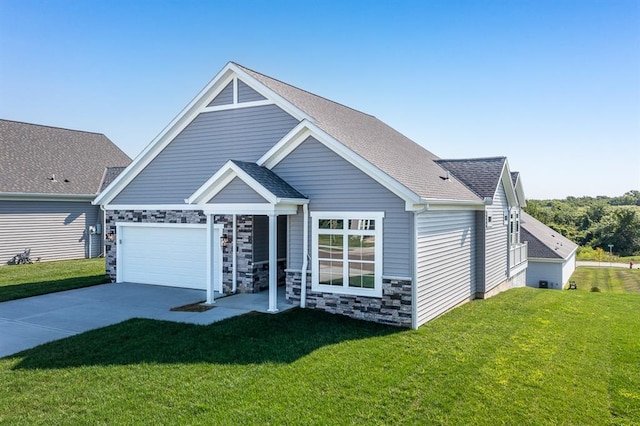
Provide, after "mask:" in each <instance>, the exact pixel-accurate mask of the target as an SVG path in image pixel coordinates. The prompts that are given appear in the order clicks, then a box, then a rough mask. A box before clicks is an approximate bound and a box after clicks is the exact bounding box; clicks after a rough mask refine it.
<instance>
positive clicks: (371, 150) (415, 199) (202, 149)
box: [94, 62, 527, 328]
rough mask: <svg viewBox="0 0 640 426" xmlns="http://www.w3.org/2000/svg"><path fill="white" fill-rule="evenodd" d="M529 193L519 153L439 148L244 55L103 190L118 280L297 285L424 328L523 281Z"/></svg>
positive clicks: (273, 290) (358, 311) (321, 304)
mask: <svg viewBox="0 0 640 426" xmlns="http://www.w3.org/2000/svg"><path fill="white" fill-rule="evenodd" d="M485 169H486V170H485ZM478 172H481V174H482V179H483V181H482V182H481V183H478V184H477V185H476V184H475V182H476V174H477V173H478ZM521 195H522V194H521ZM521 200H522V198H519V197H518V194H517V188H516V187H515V186H514V184H513V182H512V179H511V171H510V170H509V166H508V163H507V161H506V159H505V158H496V159H478V160H466V161H463V162H456V161H455V160H447V161H445V160H441V159H439V158H438V157H437V156H436V155H434V154H432V153H431V152H429V151H427V150H426V149H424V148H423V147H421V146H419V145H418V144H416V143H415V142H413V141H411V140H410V139H408V138H407V137H405V136H404V135H402V134H400V133H399V132H397V131H396V130H394V129H392V128H391V127H389V126H387V125H386V124H384V123H383V122H382V121H380V120H378V119H377V118H375V117H373V116H371V115H368V114H365V113H362V112H360V111H357V110H354V109H351V108H349V107H347V106H344V105H341V104H339V103H336V102H333V101H330V100H328V99H325V98H322V97H320V96H317V95H314V94H312V93H309V92H307V91H304V90H302V89H299V88H297V87H294V86H291V85H289V84H286V83H284V82H281V81H279V80H276V79H273V78H271V77H268V76H266V75H263V74H260V73H258V72H255V71H253V70H250V69H248V68H245V67H243V66H241V65H239V64H236V63H233V62H230V63H228V64H227V65H226V66H225V67H224V68H223V69H222V70H221V71H220V72H219V73H218V74H217V75H216V76H215V77H214V78H213V80H211V82H209V84H207V85H206V87H205V88H204V89H203V90H202V91H201V92H200V93H199V94H198V95H197V96H196V97H195V98H194V100H193V101H192V102H191V103H190V104H189V105H187V106H186V107H185V109H184V110H183V111H182V112H181V113H180V114H179V115H178V116H177V117H176V118H175V119H174V120H173V121H172V122H171V123H169V125H168V126H167V127H166V128H165V129H164V130H163V131H162V132H161V133H160V134H159V135H158V136H157V137H156V138H155V139H154V140H153V141H152V142H151V143H150V144H149V145H148V146H147V147H146V148H145V149H144V150H143V151H142V152H141V153H140V155H139V156H138V157H137V158H136V159H135V160H134V161H133V162H132V163H131V164H130V165H129V166H128V167H127V168H126V169H125V170H124V171H123V172H122V173H121V174H120V175H119V176H118V177H117V178H115V180H114V181H113V182H112V183H111V184H110V185H108V187H107V188H106V189H105V190H104V191H103V192H102V193H101V194H100V195H98V197H96V200H95V201H94V203H95V204H100V205H101V206H102V207H103V209H104V210H105V211H106V232H107V236H108V238H107V241H106V243H105V245H106V248H105V250H106V256H107V274H108V275H109V276H110V277H111V279H112V280H113V281H115V282H140V283H147V284H155V285H167V286H176V287H185V288H199V289H203V290H206V292H207V302H208V303H213V302H215V297H218V296H219V295H227V294H233V293H246V292H258V291H262V290H265V289H266V290H268V292H269V298H268V300H269V302H268V303H269V305H268V310H269V311H271V312H276V311H277V310H278V297H277V295H278V292H282V291H284V292H285V294H286V299H287V301H288V302H289V303H294V304H299V305H300V306H301V307H304V308H313V309H321V310H324V311H328V312H332V313H339V314H344V315H348V316H351V317H354V318H359V319H365V320H370V321H377V322H381V323H387V324H394V325H398V326H404V327H413V328H417V327H418V326H420V325H421V324H423V323H424V322H426V321H428V320H430V319H432V318H435V317H436V316H438V315H440V314H442V313H444V312H446V311H447V310H449V309H451V308H453V307H455V306H457V305H459V304H461V303H464V302H466V301H468V300H471V299H474V298H476V297H488V296H491V295H493V294H495V293H497V292H499V291H501V290H504V289H507V288H511V287H514V286H524V285H525V274H526V266H527V262H526V244H522V243H521V242H520V239H519V238H520V233H519V225H518V221H519V214H520V207H521V204H522V201H521ZM279 285H280V286H281V288H278V286H279Z"/></svg>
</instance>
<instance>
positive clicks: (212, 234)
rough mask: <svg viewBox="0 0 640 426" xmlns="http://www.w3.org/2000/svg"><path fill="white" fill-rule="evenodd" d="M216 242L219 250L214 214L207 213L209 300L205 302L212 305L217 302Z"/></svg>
mask: <svg viewBox="0 0 640 426" xmlns="http://www.w3.org/2000/svg"><path fill="white" fill-rule="evenodd" d="M214 244H218V250H220V248H219V244H220V241H216V238H215V229H214V227H213V215H212V214H208V215H207V301H206V302H205V303H206V304H207V305H211V304H213V303H215V300H214V296H213V294H214V288H213V283H214V277H213V273H214V271H213V262H214V253H215V252H216V251H215V250H216V248H214V246H213V245H214Z"/></svg>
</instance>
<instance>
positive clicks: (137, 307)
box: [0, 283, 293, 358]
mask: <svg viewBox="0 0 640 426" xmlns="http://www.w3.org/2000/svg"><path fill="white" fill-rule="evenodd" d="M278 290H279V291H278V309H279V310H280V311H283V310H286V309H290V308H292V307H293V305H290V304H288V303H286V301H285V295H284V289H282V288H280V289H278ZM204 299H205V292H204V291H202V290H189V289H181V288H172V287H162V286H153V285H145V284H129V283H123V284H102V285H97V286H93V287H86V288H81V289H77V290H69V291H62V292H59V293H51V294H45V295H42V296H35V297H29V298H25V299H19V300H12V301H9V302H2V303H0V358H2V357H4V356H7V355H11V354H14V353H16V352H20V351H22V350H25V349H29V348H33V347H35V346H38V345H41V344H43V343H46V342H50V341H52V340H57V339H62V338H65V337H69V336H73V335H74V334H79V333H84V332H85V331H88V330H92V329H95V328H100V327H105V326H108V325H112V324H117V323H119V322H122V321H125V320H128V319H131V318H149V319H156V320H166V321H177V322H185V323H191V324H201V325H206V324H211V323H213V322H216V321H220V320H223V319H226V318H230V317H234V316H236V315H242V314H245V313H248V312H251V311H258V312H266V310H267V307H268V294H267V292H263V293H256V294H238V295H234V296H227V297H224V298H220V299H218V300H216V304H215V308H213V309H210V310H208V311H206V312H172V311H170V309H171V308H174V307H177V306H183V305H187V304H190V303H195V302H199V301H202V300H204Z"/></svg>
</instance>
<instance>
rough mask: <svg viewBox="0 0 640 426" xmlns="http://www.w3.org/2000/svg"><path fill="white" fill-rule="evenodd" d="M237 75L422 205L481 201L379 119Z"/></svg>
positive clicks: (269, 81)
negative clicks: (310, 122) (305, 118)
mask: <svg viewBox="0 0 640 426" xmlns="http://www.w3.org/2000/svg"><path fill="white" fill-rule="evenodd" d="M234 65H235V66H237V67H238V68H239V69H241V70H242V71H244V72H245V73H246V74H248V75H249V76H251V77H253V78H254V79H256V80H257V81H259V82H260V83H262V84H263V85H265V86H267V87H268V88H269V89H271V90H272V91H273V92H275V93H277V94H278V95H279V96H281V97H282V98H284V99H285V100H287V101H288V102H290V103H291V104H293V105H294V106H295V107H296V108H298V109H300V110H302V111H303V112H305V113H306V114H307V115H309V116H310V117H311V118H312V120H313V123H314V124H315V125H316V126H317V127H318V128H319V129H321V130H322V131H324V132H326V133H327V134H329V135H330V136H331V137H333V138H334V139H336V140H337V141H339V142H340V143H342V144H343V145H345V146H346V147H347V148H349V149H350V150H352V151H353V152H355V153H356V154H358V155H359V156H361V157H362V158H364V159H365V160H367V161H368V162H370V163H371V164H372V165H374V166H376V167H377V168H379V169H380V170H382V171H383V172H384V173H386V174H387V175H389V176H390V177H392V178H393V179H395V180H397V181H398V182H400V183H401V184H402V185H404V186H405V187H407V188H408V189H410V190H412V191H413V192H415V193H416V194H417V195H419V196H420V197H422V198H423V199H427V200H428V199H439V200H459V201H480V200H478V197H477V196H476V195H475V194H473V193H472V192H471V191H469V189H468V188H466V187H465V186H464V185H462V184H461V183H459V182H455V181H453V182H452V181H445V180H443V179H442V178H441V176H443V174H444V172H443V170H442V168H441V167H439V166H438V164H436V163H435V162H434V160H437V159H438V157H437V156H436V155H434V154H433V153H431V152H430V151H428V150H426V149H425V148H423V147H422V146H420V145H418V144H417V143H415V142H413V141H412V140H411V139H409V138H407V137H406V136H404V135H403V134H401V133H400V132H398V131H397V130H395V129H393V128H391V127H390V126H388V125H386V124H385V123H383V122H382V121H380V120H378V119H377V118H376V117H374V116H372V115H369V114H365V113H363V112H360V111H357V110H355V109H352V108H349V107H347V106H344V105H342V104H339V103H337V102H333V101H331V100H328V99H325V98H323V97H321V96H318V95H314V94H313V93H310V92H307V91H305V90H302V89H299V88H297V87H295V86H292V85H290V84H287V83H284V82H282V81H280V80H276V79H274V78H271V77H268V76H266V75H264V74H261V73H258V72H256V71H253V70H251V69H249V68H246V67H243V66H242V65H239V64H235V63H234Z"/></svg>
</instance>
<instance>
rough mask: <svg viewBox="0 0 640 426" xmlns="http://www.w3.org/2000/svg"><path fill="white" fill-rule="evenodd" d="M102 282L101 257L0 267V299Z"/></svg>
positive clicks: (102, 266) (16, 297) (102, 267)
mask: <svg viewBox="0 0 640 426" xmlns="http://www.w3.org/2000/svg"><path fill="white" fill-rule="evenodd" d="M104 282H106V279H105V274H104V259H103V258H97V259H80V260H62V261H59V262H42V263H34V264H32V265H7V266H0V302H5V301H7V300H13V299H21V298H23V297H30V296H36V295H38V294H46V293H53V292H56V291H63V290H70V289H73V288H80V287H87V286H90V285H95V284H102V283H104Z"/></svg>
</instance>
